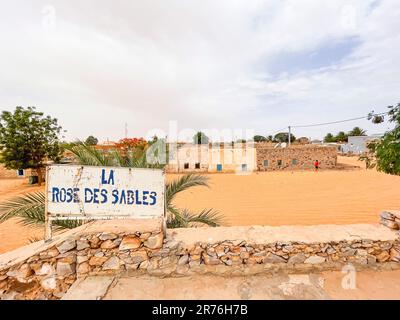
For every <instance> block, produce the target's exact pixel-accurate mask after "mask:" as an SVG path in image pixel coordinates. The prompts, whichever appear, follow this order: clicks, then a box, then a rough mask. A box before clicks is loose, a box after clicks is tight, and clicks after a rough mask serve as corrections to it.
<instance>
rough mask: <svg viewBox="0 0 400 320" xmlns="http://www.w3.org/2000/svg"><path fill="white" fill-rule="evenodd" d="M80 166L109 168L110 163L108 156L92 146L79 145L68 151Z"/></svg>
mask: <svg viewBox="0 0 400 320" xmlns="http://www.w3.org/2000/svg"><path fill="white" fill-rule="evenodd" d="M68 150H69V151H70V152H72V154H73V155H74V156H75V158H76V160H77V161H79V163H80V164H82V165H88V166H110V165H111V161H110V159H109V157H108V155H107V154H106V153H105V152H103V151H102V150H97V149H96V148H94V147H93V146H88V145H86V144H84V143H79V144H76V145H74V146H72V147H71V148H69V149H68Z"/></svg>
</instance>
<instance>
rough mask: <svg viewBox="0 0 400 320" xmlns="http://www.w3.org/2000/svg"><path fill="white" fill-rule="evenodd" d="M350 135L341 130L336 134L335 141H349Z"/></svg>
mask: <svg viewBox="0 0 400 320" xmlns="http://www.w3.org/2000/svg"><path fill="white" fill-rule="evenodd" d="M347 140H348V136H347V134H346V133H344V132H343V131H340V132H339V133H338V134H337V135H336V136H335V142H347Z"/></svg>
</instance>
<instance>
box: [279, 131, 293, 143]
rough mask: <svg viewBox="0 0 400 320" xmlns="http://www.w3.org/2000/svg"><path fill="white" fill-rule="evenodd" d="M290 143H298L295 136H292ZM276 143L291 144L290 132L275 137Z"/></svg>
mask: <svg viewBox="0 0 400 320" xmlns="http://www.w3.org/2000/svg"><path fill="white" fill-rule="evenodd" d="M290 141H291V142H294V141H296V137H295V136H294V135H293V134H290ZM274 142H289V133H288V132H280V133H278V134H276V135H275V136H274Z"/></svg>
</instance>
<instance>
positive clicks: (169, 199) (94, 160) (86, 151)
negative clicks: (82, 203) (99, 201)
mask: <svg viewBox="0 0 400 320" xmlns="http://www.w3.org/2000/svg"><path fill="white" fill-rule="evenodd" d="M70 151H71V152H72V153H73V154H74V156H75V158H76V160H77V161H78V162H79V163H80V164H82V165H92V166H119V167H136V168H155V167H158V168H162V167H163V165H158V166H155V165H152V164H149V163H147V161H146V157H145V154H144V155H143V156H142V157H140V158H137V159H136V158H135V157H134V156H133V155H132V154H128V155H126V156H123V155H121V154H120V152H118V151H117V150H115V152H111V153H106V152H103V151H101V150H97V149H95V148H93V147H92V146H87V145H85V144H82V143H81V144H78V145H75V146H74V147H73V148H72V149H71V150H70ZM199 186H203V187H208V177H206V176H201V175H195V174H187V175H183V176H180V177H179V178H177V179H175V180H171V181H168V182H167V183H166V185H165V190H166V191H165V199H166V209H167V226H168V228H183V227H196V226H201V225H208V226H211V227H217V226H219V225H220V224H221V223H222V221H223V216H222V215H220V214H219V213H218V212H216V211H215V210H213V209H203V210H202V211H201V212H200V213H191V212H190V211H189V210H188V209H180V208H177V207H176V206H175V205H174V204H173V200H174V199H175V198H176V196H177V195H178V194H179V193H181V192H183V191H186V190H188V189H189V188H193V187H199ZM44 201H45V196H44V193H43V192H37V193H33V194H26V195H22V196H18V197H16V198H14V199H11V200H7V201H5V202H3V203H1V204H0V223H1V222H4V221H6V220H8V219H10V218H12V217H19V218H21V223H23V224H29V225H35V224H36V225H37V224H39V225H41V224H43V223H44V210H45V205H44V204H45V202H44ZM82 223H83V222H82V221H54V224H55V225H56V226H57V227H58V228H59V229H60V228H61V229H62V228H75V227H77V226H79V225H81V224H82Z"/></svg>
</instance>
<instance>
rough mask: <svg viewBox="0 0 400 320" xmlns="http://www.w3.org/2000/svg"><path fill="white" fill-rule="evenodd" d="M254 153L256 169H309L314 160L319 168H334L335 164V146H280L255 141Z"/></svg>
mask: <svg viewBox="0 0 400 320" xmlns="http://www.w3.org/2000/svg"><path fill="white" fill-rule="evenodd" d="M256 153H257V170H258V171H273V170H298V169H311V168H313V165H314V162H315V160H318V161H319V163H320V168H321V169H328V168H334V167H335V166H336V164H337V149H336V147H332V146H325V145H292V146H290V147H286V148H281V147H272V146H271V145H270V144H263V143H257V144H256Z"/></svg>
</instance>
